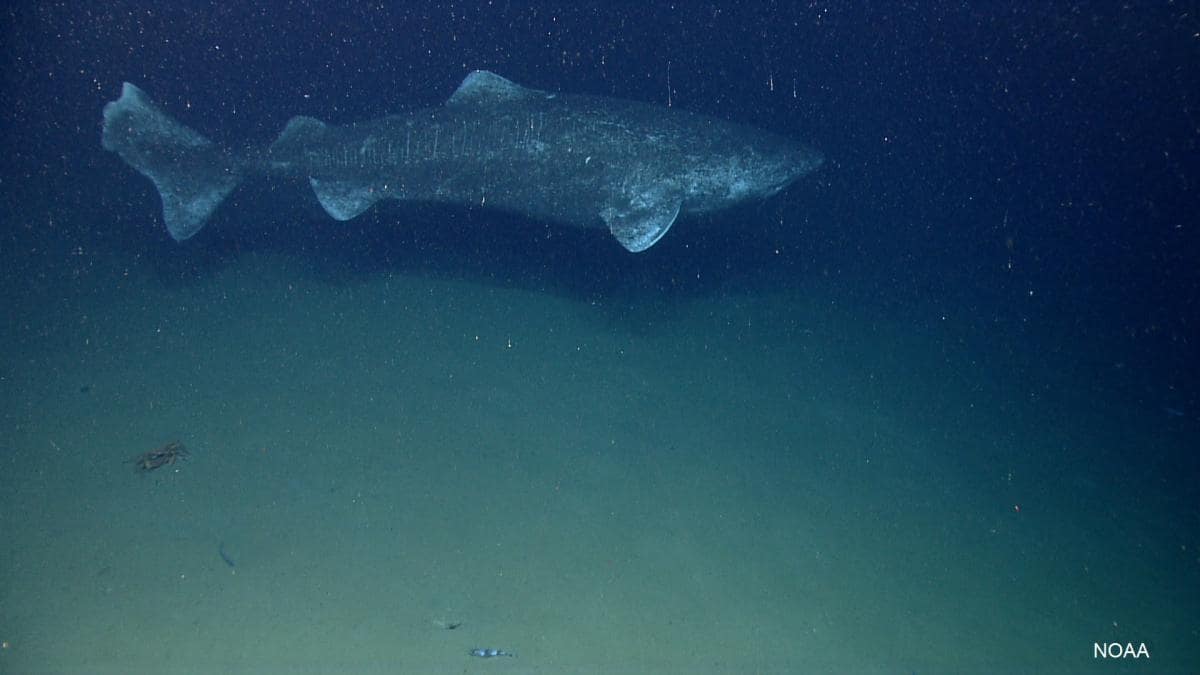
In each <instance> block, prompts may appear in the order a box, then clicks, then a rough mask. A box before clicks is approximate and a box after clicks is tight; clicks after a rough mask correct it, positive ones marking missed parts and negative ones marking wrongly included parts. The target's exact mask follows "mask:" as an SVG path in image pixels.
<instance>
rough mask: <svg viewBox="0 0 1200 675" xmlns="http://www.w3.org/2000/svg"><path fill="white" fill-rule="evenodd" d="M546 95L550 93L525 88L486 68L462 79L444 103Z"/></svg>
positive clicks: (457, 103) (479, 101) (490, 101)
mask: <svg viewBox="0 0 1200 675" xmlns="http://www.w3.org/2000/svg"><path fill="white" fill-rule="evenodd" d="M547 96H551V94H547V93H546V92H543V91H538V90H537V89H526V88H525V87H522V86H521V85H519V84H517V83H515V82H513V81H511V80H506V79H504V78H503V77H500V76H499V75H497V74H495V73H493V72H489V71H487V70H476V71H474V72H472V73H471V74H469V75H467V76H466V77H465V78H464V79H463V81H462V84H460V85H458V89H455V90H454V93H453V94H452V95H451V96H450V100H448V101H446V105H466V104H470V103H502V102H505V101H519V100H521V99H525V98H545V97H547Z"/></svg>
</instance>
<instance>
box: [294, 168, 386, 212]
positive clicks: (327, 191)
mask: <svg viewBox="0 0 1200 675" xmlns="http://www.w3.org/2000/svg"><path fill="white" fill-rule="evenodd" d="M308 182H309V183H311V184H312V189H313V192H316V193H317V201H319V202H321V206H322V207H323V208H324V209H325V213H328V214H329V215H331V216H333V217H334V218H337V219H338V220H350V219H351V218H353V217H355V216H357V215H358V214H360V213H362V212H363V211H366V210H367V209H369V208H371V205H372V204H374V203H375V202H377V201H379V200H380V199H382V198H383V195H382V194H381V193H380V192H379V191H378V190H376V189H374V188H371V187H363V186H361V185H350V184H349V183H344V182H339V181H335V180H317V179H316V178H309V179H308Z"/></svg>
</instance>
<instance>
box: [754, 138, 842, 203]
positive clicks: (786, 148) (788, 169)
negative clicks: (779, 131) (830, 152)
mask: <svg viewBox="0 0 1200 675" xmlns="http://www.w3.org/2000/svg"><path fill="white" fill-rule="evenodd" d="M755 155H756V163H757V167H758V168H757V170H756V171H755V174H756V178H757V180H756V183H757V185H756V188H757V189H756V190H755V191H754V193H753V196H755V197H759V198H765V197H771V196H774V195H776V194H778V193H779V192H780V191H781V190H783V189H784V188H786V187H787V186H789V185H791V184H792V183H794V182H796V181H797V180H799V179H800V178H801V177H802V176H804V175H806V174H809V173H812V172H813V171H816V170H817V169H819V168H821V165H822V164H824V163H825V156H824V155H823V154H821V153H820V152H819V151H817V150H813V149H812V148H809V147H807V146H804V145H800V144H798V143H795V142H792V141H781V142H780V143H779V144H778V145H774V146H773V147H770V148H767V149H765V150H763V149H760V150H759V151H758V152H756V153H755Z"/></svg>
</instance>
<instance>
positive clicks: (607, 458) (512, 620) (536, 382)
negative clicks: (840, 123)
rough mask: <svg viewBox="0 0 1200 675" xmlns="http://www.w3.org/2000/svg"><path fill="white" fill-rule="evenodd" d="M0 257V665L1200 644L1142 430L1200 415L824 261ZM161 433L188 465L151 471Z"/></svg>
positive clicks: (863, 667) (1176, 425)
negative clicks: (877, 287) (1018, 345)
mask: <svg viewBox="0 0 1200 675" xmlns="http://www.w3.org/2000/svg"><path fill="white" fill-rule="evenodd" d="M47 255H51V254H47ZM10 262H11V265H10V266H9V269H10V270H15V271H14V272H12V273H11V274H10V282H11V283H10V286H9V298H10V309H11V311H10V316H9V320H8V321H6V322H5V326H4V328H3V332H2V336H0V339H2V341H3V345H2V346H3V350H4V355H5V356H4V362H3V373H2V376H3V379H2V387H3V395H4V399H5V403H4V406H3V410H4V412H3V416H4V421H3V424H2V425H0V448H2V462H3V465H2V476H3V477H2V478H0V484H2V486H3V490H2V491H0V495H2V496H0V529H2V531H3V532H4V540H5V546H4V554H3V556H2V557H0V578H2V579H4V581H3V583H2V584H0V604H2V607H3V619H2V620H0V631H3V633H2V634H0V638H3V640H5V641H6V642H7V644H8V647H7V648H6V649H4V650H3V651H2V652H0V666H2V668H0V669H3V670H4V671H5V672H13V673H79V672H88V673H108V672H111V673H143V672H145V673H151V672H152V673H158V674H161V675H170V674H174V673H212V672H224V673H276V672H279V673H293V672H296V673H310V672H312V673H317V672H320V673H333V672H346V673H392V672H430V673H432V672H530V673H563V672H575V673H586V672H643V673H644V672H689V673H697V672H854V673H911V672H918V673H949V672H1064V673H1065V672H1095V670H1096V669H1097V667H1099V666H1100V665H1102V666H1103V669H1104V670H1105V672H1143V669H1144V668H1146V667H1147V666H1145V665H1143V662H1134V661H1130V660H1125V661H1122V662H1116V663H1114V662H1107V663H1104V664H1098V663H1097V660H1096V659H1095V658H1094V657H1093V654H1092V650H1093V643H1094V642H1097V641H1109V640H1112V641H1120V642H1126V641H1132V642H1134V643H1135V644H1136V643H1140V642H1145V643H1147V645H1148V646H1149V648H1150V649H1151V650H1152V658H1153V661H1151V663H1152V664H1153V670H1154V672H1188V671H1189V668H1190V667H1191V666H1194V664H1196V663H1197V662H1198V660H1200V648H1198V647H1197V645H1200V640H1198V639H1197V635H1196V631H1197V627H1198V625H1200V622H1198V618H1197V615H1196V612H1195V609H1196V607H1197V593H1198V591H1197V589H1198V588H1200V583H1198V581H1200V579H1198V577H1200V571H1198V565H1197V553H1196V546H1197V544H1198V543H1200V542H1198V541H1197V522H1196V518H1195V515H1196V512H1195V505H1194V504H1191V505H1188V504H1185V503H1180V501H1179V500H1178V498H1176V497H1172V495H1173V494H1177V493H1173V492H1171V491H1170V490H1168V489H1164V487H1163V486H1164V485H1166V484H1167V483H1168V482H1169V481H1168V478H1169V476H1168V475H1167V474H1169V471H1168V467H1164V466H1160V465H1155V463H1154V461H1153V460H1152V459H1151V458H1153V457H1156V456H1165V455H1169V454H1170V451H1171V450H1172V449H1173V448H1176V446H1179V444H1183V443H1185V442H1187V439H1188V438H1189V437H1191V438H1194V435H1191V434H1194V433H1195V426H1196V420H1195V419H1193V418H1188V417H1186V416H1183V417H1180V416H1178V415H1174V414H1173V413H1169V412H1163V411H1161V410H1159V409H1158V408H1157V407H1156V406H1148V407H1146V408H1145V409H1138V408H1136V406H1131V405H1130V404H1129V403H1128V402H1127V401H1124V400H1121V399H1120V397H1119V396H1118V395H1117V394H1114V393H1111V391H1110V390H1107V389H1104V388H1103V387H1101V386H1099V385H1098V384H1097V383H1096V382H1095V381H1093V380H1088V379H1086V378H1082V377H1079V376H1078V375H1077V373H1076V372H1075V371H1073V370H1072V369H1073V367H1074V364H1075V363H1077V362H1076V361H1069V360H1064V361H1063V367H1062V370H1061V371H1058V372H1055V371H1046V370H1041V371H1034V370H1032V369H1030V368H1029V367H1028V362H1029V361H1030V360H1032V357H1031V356H1030V354H1029V353H1028V352H1025V351H1021V350H1020V349H1014V348H1013V347H1012V345H1011V344H1007V343H1005V342H1003V341H1001V340H995V341H988V340H986V339H981V338H980V336H979V335H978V334H977V333H976V332H973V331H974V329H971V328H970V327H968V326H962V325H955V324H954V322H953V321H946V322H944V323H942V324H941V325H939V326H938V327H936V328H934V329H924V330H920V331H917V330H914V329H913V328H912V327H911V326H906V325H905V324H903V323H900V322H898V321H896V320H895V319H889V318H887V317H883V316H879V315H878V314H875V313H872V312H871V311H870V310H867V309H865V308H855V307H853V306H849V305H847V303H842V302H839V301H838V299H837V297H836V294H834V293H833V292H832V291H831V290H829V289H824V288H812V289H809V290H806V291H803V292H801V291H799V290H796V289H791V290H789V291H787V292H786V293H785V292H780V293H778V294H770V293H768V294H757V295H753V296H751V295H748V294H736V293H732V292H731V293H714V294H712V295H711V296H709V297H699V298H694V299H689V300H679V299H678V298H676V299H672V300H670V301H667V300H663V299H661V298H660V299H655V298H654V296H653V295H652V294H650V295H647V296H646V298H645V300H643V301H633V302H632V303H630V304H625V305H622V304H620V303H619V302H617V301H612V302H606V301H604V300H593V301H584V300H580V299H578V298H571V297H561V296H556V295H552V294H547V293H541V292H537V291H534V290H520V289H516V288H512V287H508V286H506V285H503V284H485V283H481V282H479V281H467V280H456V279H436V278H430V277H428V276H422V275H415V274H414V275H404V274H400V273H392V272H387V271H382V272H379V273H376V274H370V275H365V276H361V277H358V278H355V279H352V280H341V281H334V280H330V279H327V278H321V277H320V276H315V275H313V274H311V273H309V272H307V271H306V269H304V267H303V266H301V265H299V264H297V263H296V262H295V261H294V260H290V259H288V258H286V257H276V256H270V255H259V254H254V255H244V256H241V257H239V258H237V259H236V260H234V261H233V262H231V263H230V264H228V265H226V266H224V267H222V268H220V269H219V270H216V271H214V272H212V273H211V274H208V275H203V276H201V277H199V278H196V279H193V280H191V281H188V282H186V283H182V284H164V283H163V282H162V281H161V279H159V278H157V277H156V276H155V275H153V274H151V273H150V272H149V271H148V270H147V269H145V268H144V267H142V266H139V263H137V262H136V261H134V262H126V263H122V264H110V263H105V262H102V261H94V262H93V264H89V265H88V266H86V268H85V270H86V271H84V272H83V273H82V274H80V273H79V272H78V271H76V273H73V274H72V273H71V272H70V267H69V266H63V267H62V268H58V269H55V268H49V271H48V272H47V271H43V273H42V274H41V275H40V276H39V275H30V274H25V273H23V272H22V270H27V269H34V268H38V267H39V266H38V265H36V264H31V263H29V262H28V261H24V262H22V261H17V260H15V259H13V260H11V261H10ZM41 269H43V270H45V269H47V268H44V267H43V268H41ZM77 269H78V268H77ZM930 311H933V310H930ZM176 439H177V440H179V441H181V442H183V443H184V444H185V445H186V446H187V448H188V449H189V450H190V453H191V456H190V458H188V459H186V460H185V461H182V462H180V463H179V464H177V465H174V466H169V467H165V468H163V469H160V470H158V471H155V472H151V473H148V474H145V475H139V474H138V473H137V472H135V471H134V469H133V467H132V466H131V464H129V463H128V460H129V459H131V458H132V457H133V456H134V455H137V454H139V453H141V452H144V451H146V450H149V449H152V448H154V447H157V446H159V445H161V444H163V443H166V442H168V441H171V440H176ZM1139 458H1145V461H1144V462H1143V461H1139ZM222 544H223V546H224V550H225V551H226V552H227V554H228V555H229V557H230V558H231V559H233V560H234V561H236V567H230V566H229V565H227V564H226V563H225V562H224V561H223V560H222V557H221V556H220V555H219V551H218V548H219V547H220V546H221V545H222ZM458 622H461V624H462V625H461V626H459V627H457V628H455V629H453V630H449V629H447V628H446V626H447V625H448V624H452V623H458ZM473 647H498V648H502V649H506V650H511V651H515V652H516V653H517V654H518V656H517V657H516V658H512V659H493V660H486V661H485V660H479V659H474V658H472V657H470V656H468V655H467V650H469V649H471V648H473ZM1144 672H1149V671H1144Z"/></svg>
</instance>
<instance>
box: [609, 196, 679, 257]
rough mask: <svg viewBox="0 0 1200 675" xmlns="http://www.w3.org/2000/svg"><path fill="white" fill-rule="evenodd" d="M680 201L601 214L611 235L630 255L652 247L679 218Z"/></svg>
mask: <svg viewBox="0 0 1200 675" xmlns="http://www.w3.org/2000/svg"><path fill="white" fill-rule="evenodd" d="M679 206H680V202H679V201H670V202H657V203H653V204H648V205H645V206H635V207H630V208H628V209H623V210H622V209H616V208H611V207H610V208H607V209H605V210H604V212H603V213H601V214H600V215H601V217H602V218H603V219H604V222H605V223H607V224H608V231H609V232H612V234H613V236H614V237H616V238H617V241H619V242H621V245H622V246H624V247H625V249H626V250H627V251H629V252H630V253H641V252H642V251H645V250H646V249H648V248H650V247H651V246H653V245H654V244H655V243H656V242H657V241H658V240H659V239H662V236H663V235H664V234H666V233H667V230H669V229H671V225H673V224H674V223H675V219H676V218H678V217H679Z"/></svg>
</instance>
